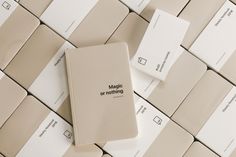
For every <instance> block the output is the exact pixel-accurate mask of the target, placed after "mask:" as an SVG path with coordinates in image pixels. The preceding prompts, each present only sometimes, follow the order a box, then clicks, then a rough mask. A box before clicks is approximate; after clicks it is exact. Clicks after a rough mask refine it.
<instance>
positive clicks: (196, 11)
mask: <svg viewBox="0 0 236 157" xmlns="http://www.w3.org/2000/svg"><path fill="white" fill-rule="evenodd" d="M224 2H225V0H191V1H190V2H189V4H188V5H187V7H186V8H185V9H184V10H183V12H181V14H180V15H179V17H180V18H183V19H185V20H187V21H189V22H190V27H189V29H188V31H187V34H186V36H185V39H184V41H183V43H182V45H183V46H184V47H185V48H187V49H188V48H190V46H191V45H192V44H193V42H194V41H195V40H196V38H197V37H198V35H199V34H200V33H201V32H202V30H203V29H204V28H205V27H206V26H207V24H208V23H209V22H210V20H211V18H212V17H213V16H214V15H215V13H216V12H217V11H218V10H219V9H220V8H221V6H222V5H223V3H224Z"/></svg>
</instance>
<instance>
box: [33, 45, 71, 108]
mask: <svg viewBox="0 0 236 157" xmlns="http://www.w3.org/2000/svg"><path fill="white" fill-rule="evenodd" d="M71 48H75V47H74V46H73V45H71V44H70V43H69V42H65V43H64V44H63V45H62V47H61V48H60V49H59V50H58V52H57V53H56V54H55V55H54V56H53V58H52V59H51V60H50V61H49V63H48V64H47V65H46V67H45V68H44V69H43V70H42V71H41V73H40V74H39V76H38V77H37V78H36V79H35V80H34V82H33V83H32V85H31V86H30V87H29V91H30V92H31V93H32V94H33V95H35V96H36V97H37V98H39V99H40V100H41V101H43V102H44V103H45V104H46V105H48V106H49V107H50V108H51V109H53V110H54V111H57V109H58V108H59V107H60V106H61V105H62V103H63V102H64V101H65V99H66V98H67V97H68V96H69V87H68V82H67V74H66V64H65V50H66V49H71Z"/></svg>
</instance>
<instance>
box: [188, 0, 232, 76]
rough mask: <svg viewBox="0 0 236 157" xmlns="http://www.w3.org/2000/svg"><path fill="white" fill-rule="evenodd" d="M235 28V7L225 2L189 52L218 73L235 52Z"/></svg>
mask: <svg viewBox="0 0 236 157" xmlns="http://www.w3.org/2000/svg"><path fill="white" fill-rule="evenodd" d="M235 28H236V5H235V4H233V3H232V2H230V1H228V0H227V1H226V2H225V4H224V5H223V6H222V7H221V9H220V10H219V11H218V12H217V13H216V15H215V16H214V17H213V19H212V20H211V21H210V23H209V24H208V25H207V27H206V28H205V29H204V30H203V32H202V33H201V34H200V36H199V37H198V38H197V40H196V41H195V42H194V44H193V45H192V46H191V48H190V51H191V52H192V53H193V54H195V55H196V56H198V57H199V58H200V59H202V60H203V61H204V62H206V63H207V64H208V65H209V66H210V67H212V68H213V69H215V70H216V71H218V72H219V71H220V70H221V68H222V67H223V66H224V64H225V63H226V62H227V61H228V59H229V58H230V56H231V55H232V54H233V52H234V51H235V50H236V44H235V43H236V35H235V34H236V29H235Z"/></svg>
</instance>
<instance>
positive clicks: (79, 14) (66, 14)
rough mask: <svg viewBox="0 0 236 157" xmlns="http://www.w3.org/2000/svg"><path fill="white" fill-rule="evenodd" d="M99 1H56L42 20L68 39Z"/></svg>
mask: <svg viewBox="0 0 236 157" xmlns="http://www.w3.org/2000/svg"><path fill="white" fill-rule="evenodd" d="M97 2H98V0H54V1H52V3H51V4H50V5H49V7H48V8H47V9H46V10H45V11H44V13H43V14H42V15H41V17H40V19H41V20H42V21H43V22H45V23H46V24H47V25H49V27H51V28H52V29H54V30H55V31H56V32H57V33H59V34H60V35H62V36H63V37H64V38H66V39H68V38H69V36H70V35H71V34H72V33H73V32H74V30H75V29H76V28H77V27H78V26H79V24H80V23H81V22H82V21H83V20H84V18H85V17H86V16H87V15H88V13H89V12H90V11H91V10H92V9H93V7H94V6H95V5H96V4H97Z"/></svg>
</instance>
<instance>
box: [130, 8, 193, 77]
mask: <svg viewBox="0 0 236 157" xmlns="http://www.w3.org/2000/svg"><path fill="white" fill-rule="evenodd" d="M188 26H189V23H188V22H186V21H184V20H182V19H179V18H177V17H175V16H173V15H171V14H168V13H166V12H164V11H161V10H156V11H155V13H154V15H153V17H152V19H151V22H150V24H149V26H148V28H147V30H146V33H145V35H144V37H143V39H142V41H141V43H140V45H139V47H138V50H137V52H136V54H135V56H134V57H133V58H132V61H131V62H132V65H133V66H134V67H135V68H137V69H139V70H141V71H143V72H145V73H147V74H149V75H151V76H153V77H155V78H157V79H160V80H162V81H163V80H165V78H166V76H167V74H168V72H169V70H170V69H171V67H172V65H173V64H174V62H175V61H176V60H177V59H178V57H179V56H180V53H179V51H181V50H179V49H181V48H180V45H181V43H182V40H183V38H184V36H185V33H186V31H187V29H188ZM181 53H182V52H181Z"/></svg>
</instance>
